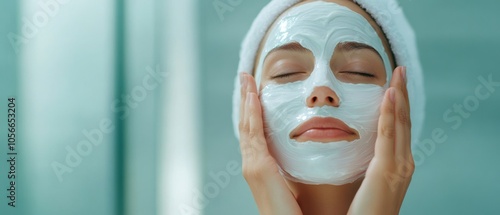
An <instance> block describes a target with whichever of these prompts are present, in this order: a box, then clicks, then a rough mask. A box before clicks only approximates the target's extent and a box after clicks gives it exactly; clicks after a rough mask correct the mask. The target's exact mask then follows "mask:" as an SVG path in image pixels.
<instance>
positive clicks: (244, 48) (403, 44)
mask: <svg viewBox="0 0 500 215" xmlns="http://www.w3.org/2000/svg"><path fill="white" fill-rule="evenodd" d="M354 1H355V2H356V3H357V4H358V5H360V6H361V7H362V8H364V9H365V10H366V11H367V12H368V13H369V14H370V15H371V16H372V17H373V18H374V19H375V21H376V22H377V24H378V25H379V26H380V27H382V30H383V31H384V33H385V35H386V37H387V39H388V40H389V44H390V46H391V49H392V52H393V54H394V56H395V58H396V59H395V60H396V64H397V65H401V66H406V67H407V69H406V71H407V80H408V83H407V88H408V94H409V99H410V107H411V110H410V117H411V120H412V144H415V143H416V142H417V140H418V138H419V137H420V134H421V130H422V126H423V122H424V115H425V114H424V107H425V95H424V88H423V74H422V68H421V65H420V60H419V56H418V52H417V45H416V39H415V34H414V32H413V29H412V28H411V26H410V24H409V23H408V21H407V20H406V17H405V15H404V13H403V11H402V9H401V8H400V7H399V5H398V3H397V1H396V0H354ZM299 2H301V1H300V0H272V1H270V2H269V3H268V4H267V5H266V6H265V7H264V8H263V9H262V10H261V11H260V13H259V15H258V16H257V18H256V19H255V20H254V21H253V23H252V26H251V28H250V30H249V31H248V33H247V35H246V37H245V39H244V40H243V43H242V44H241V51H240V62H239V65H238V70H237V71H238V73H237V75H236V78H235V82H234V86H235V87H234V92H233V126H234V132H235V135H236V137H238V138H239V130H238V124H239V116H240V115H239V110H240V99H241V98H240V83H239V74H240V73H241V72H246V73H249V74H250V73H251V72H252V71H253V69H254V62H255V58H256V56H257V51H258V49H259V45H260V43H261V41H262V39H263V38H264V36H265V34H266V32H267V30H268V29H269V27H270V26H271V25H272V24H273V23H274V21H275V20H276V18H278V16H280V15H281V14H282V13H283V12H284V11H286V10H287V9H288V8H290V7H292V6H293V5H295V4H297V3H299Z"/></svg>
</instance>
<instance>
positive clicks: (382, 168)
mask: <svg viewBox="0 0 500 215" xmlns="http://www.w3.org/2000/svg"><path fill="white" fill-rule="evenodd" d="M330 1H331V2H335V3H337V4H340V5H343V6H347V7H349V8H350V9H351V10H353V11H355V12H358V13H360V14H361V15H363V16H364V17H365V18H366V19H367V20H368V21H369V22H370V23H371V24H372V26H374V28H375V29H376V31H377V32H379V31H380V32H381V30H380V27H378V26H377V25H376V24H375V22H374V21H373V19H372V18H371V17H370V16H369V15H368V14H366V13H365V12H364V11H363V10H362V9H361V8H359V6H357V5H356V4H354V3H353V2H351V1H345V0H330ZM307 2H309V1H306V2H303V3H307ZM300 4H302V3H300ZM380 32H379V36H380V37H381V39H382V41H383V43H384V46H385V48H386V52H387V51H388V50H390V49H389V45H388V43H387V40H386V39H385V37H384V36H383V33H380ZM299 46H300V45H299ZM299 46H297V45H295V47H285V48H284V49H278V50H276V51H272V52H270V53H269V54H268V55H267V56H266V59H265V61H264V65H263V68H264V69H263V75H262V80H261V85H260V86H259V87H260V88H262V87H264V86H266V85H267V84H269V83H272V82H275V83H287V82H291V81H297V80H303V79H306V78H307V77H308V76H309V75H310V73H311V72H312V67H313V66H314V57H313V56H312V53H310V51H308V50H304V49H303V48H302V49H301V47H299ZM387 53H390V52H387ZM388 55H389V56H390V60H391V63H392V62H393V59H392V54H388ZM330 64H331V65H330V66H331V69H332V72H334V74H335V76H336V77H337V78H338V79H339V80H341V81H344V82H349V83H371V84H377V85H380V86H382V85H384V84H385V80H386V76H385V71H384V67H383V63H382V60H381V59H380V57H379V56H378V54H376V53H375V52H373V51H371V50H369V49H345V48H344V47H339V46H338V47H337V50H336V54H334V56H332V59H331V62H330ZM287 71H296V72H293V74H289V72H287ZM349 71H363V72H365V73H368V74H371V75H372V76H371V77H368V76H363V75H360V74H357V73H352V72H349ZM240 81H241V86H242V87H241V99H242V100H241V106H240V124H239V130H240V146H241V151H242V159H243V176H244V177H245V179H246V181H247V183H248V185H249V186H250V189H251V191H252V194H253V196H254V199H255V201H256V203H257V206H258V209H259V212H260V214H266V215H267V214H269V215H279V214H283V215H293V214H305V215H309V214H311V215H313V214H314V215H322V214H325V215H326V214H384V215H387V214H389V215H390V214H398V213H399V209H400V208H401V205H402V202H403V199H404V196H405V194H406V191H407V189H408V186H409V184H410V181H411V177H412V175H413V172H414V168H415V165H414V162H413V157H412V154H411V147H410V142H411V141H410V140H411V132H410V130H411V122H410V118H409V113H410V110H409V101H408V92H407V89H406V71H405V68H404V67H397V68H396V69H395V70H394V72H393V77H392V79H391V80H390V88H389V89H388V90H387V91H386V93H385V95H384V99H383V102H382V104H381V110H380V118H379V124H378V135H377V140H376V143H375V153H374V158H373V159H372V161H371V162H370V165H369V167H368V170H367V172H366V175H365V177H364V178H361V179H358V180H357V181H355V182H353V183H350V184H345V185H341V186H333V185H307V184H301V183H296V182H292V181H289V180H287V179H285V178H283V177H282V176H281V174H280V173H279V169H278V165H277V163H276V160H275V159H274V158H273V157H272V155H271V154H270V153H269V150H268V147H267V142H266V136H265V133H264V129H263V126H264V125H263V118H262V116H263V115H262V108H261V103H260V100H259V97H258V92H257V86H256V84H255V80H254V78H253V77H252V76H251V75H248V74H246V73H243V74H242V76H241V77H240ZM311 96H316V97H317V98H318V99H317V100H315V101H314V102H313V101H307V102H306V103H307V105H308V106H309V107H314V106H323V105H331V106H334V107H337V106H338V97H337V96H336V94H335V92H333V91H332V90H330V89H329V88H326V87H317V88H315V90H314V91H313V92H312V95H311ZM325 98H332V99H325Z"/></svg>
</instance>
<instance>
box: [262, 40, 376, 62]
mask: <svg viewBox="0 0 500 215" xmlns="http://www.w3.org/2000/svg"><path fill="white" fill-rule="evenodd" d="M336 48H338V49H339V51H344V52H348V51H355V50H363V49H366V50H370V51H373V52H375V53H376V54H377V55H378V56H379V57H380V59H382V56H380V54H379V53H378V51H377V50H375V48H373V47H371V46H369V45H367V44H364V43H358V42H342V43H339V44H338V45H337V47H336ZM276 51H293V52H310V50H309V49H306V48H304V47H303V46H302V45H300V44H299V43H297V42H293V43H287V44H284V45H281V46H278V47H276V48H274V49H272V50H271V51H269V53H267V55H266V58H267V57H268V56H269V55H271V54H272V53H273V52H276Z"/></svg>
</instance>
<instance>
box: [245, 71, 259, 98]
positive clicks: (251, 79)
mask: <svg viewBox="0 0 500 215" xmlns="http://www.w3.org/2000/svg"><path fill="white" fill-rule="evenodd" d="M247 77H248V86H247V87H248V92H250V93H255V94H258V93H257V86H256V84H255V79H254V77H253V76H251V75H247Z"/></svg>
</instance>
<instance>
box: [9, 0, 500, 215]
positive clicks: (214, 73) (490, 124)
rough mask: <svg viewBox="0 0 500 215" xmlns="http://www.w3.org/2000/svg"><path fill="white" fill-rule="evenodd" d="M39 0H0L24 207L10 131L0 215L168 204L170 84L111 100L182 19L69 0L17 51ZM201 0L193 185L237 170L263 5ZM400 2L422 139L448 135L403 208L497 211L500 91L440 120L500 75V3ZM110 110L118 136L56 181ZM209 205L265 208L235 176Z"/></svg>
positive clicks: (154, 1)
mask: <svg viewBox="0 0 500 215" xmlns="http://www.w3.org/2000/svg"><path fill="white" fill-rule="evenodd" d="M38 2H47V0H40V1H35V0H23V1H2V2H0V23H1V24H0V68H1V71H0V138H1V137H5V136H6V126H7V125H6V123H5V120H6V113H5V108H6V105H7V102H6V99H7V98H8V97H9V96H15V97H16V98H17V100H18V108H19V115H18V119H19V124H18V126H19V129H18V134H19V138H18V144H19V148H18V152H19V153H20V155H19V157H18V159H19V162H18V166H17V168H18V170H19V180H18V199H17V201H18V207H16V209H11V208H8V207H7V206H6V203H7V201H6V198H4V197H3V196H5V192H4V190H5V189H6V185H7V180H6V172H7V171H6V168H7V165H6V162H5V160H6V159H7V158H6V156H5V150H6V147H4V146H5V145H6V138H2V139H0V162H1V163H0V214H2V215H3V214H8V215H11V214H12V215H14V214H23V215H24V214H26V215H32V214H33V215H46V214H47V215H48V214H50V215H59V214H61V215H66V214H71V215H73V214H75V215H80V214H82V215H83V214H95V215H101V214H102V215H107V214H141V215H143V214H146V215H147V214H160V213H159V210H158V207H159V205H161V204H165V203H164V202H161V201H159V199H158V198H157V194H158V193H157V192H158V189H159V188H158V186H157V185H158V184H159V183H161V181H158V177H159V174H160V173H159V172H158V165H159V164H158V162H159V159H158V158H159V157H161V156H162V155H161V154H158V145H159V140H158V136H160V134H161V133H162V132H163V131H161V130H160V129H159V128H158V124H159V123H160V119H159V115H160V114H161V111H162V110H163V109H164V108H165V107H163V106H162V101H163V100H165V99H166V98H165V96H164V94H163V93H162V92H161V91H160V89H158V90H154V91H151V93H150V94H148V96H147V98H146V99H145V100H144V101H142V102H141V104H140V106H138V107H137V108H136V109H133V110H132V111H131V115H130V116H129V117H127V118H126V119H124V120H122V119H120V118H119V117H120V114H117V113H115V112H113V111H112V110H111V107H112V106H113V101H114V100H115V99H117V98H120V96H121V95H122V94H124V93H127V92H130V90H132V89H133V87H134V86H137V85H138V84H140V83H141V78H142V77H143V76H144V74H145V71H146V69H145V68H146V67H148V66H151V67H156V66H157V65H158V66H160V67H162V68H163V67H165V66H166V65H164V63H165V62H163V61H162V59H163V57H165V55H166V54H165V53H164V50H163V49H160V47H162V45H163V43H164V41H166V40H168V39H169V38H168V37H167V36H165V35H167V34H166V33H165V32H166V31H172V30H175V29H176V28H178V27H181V26H182V25H183V23H182V20H179V21H178V25H179V26H170V29H165V28H164V27H163V25H162V23H163V22H165V14H166V13H168V12H169V9H168V8H164V7H161V6H162V5H164V4H165V2H166V1H162V0H147V1H146V0H144V1H138V0H135V1H134V0H114V1H112V0H87V1H84V0H70V1H69V3H68V4H67V5H64V7H61V10H60V11H59V13H58V14H57V15H56V16H54V17H53V18H51V19H50V22H49V23H48V24H47V25H46V26H45V27H43V28H41V30H40V31H39V33H38V34H37V35H36V36H35V37H33V38H32V39H30V43H28V44H26V45H25V47H24V51H23V53H21V54H16V52H15V51H14V50H13V48H12V47H11V44H10V43H9V41H8V39H7V34H8V33H9V32H17V33H18V32H20V31H21V30H22V29H21V28H22V25H23V18H25V17H29V18H31V16H32V15H33V13H35V12H36V11H38V10H39V8H38V6H37V5H38ZM195 2H196V6H195V8H194V9H195V10H196V11H197V13H198V14H199V16H198V18H197V19H196V28H197V31H198V32H199V33H198V37H197V38H198V41H197V44H199V45H198V46H197V49H198V51H199V56H198V58H199V62H197V63H198V65H199V73H198V75H199V80H200V81H199V83H194V84H197V85H199V94H200V97H199V98H200V103H201V105H200V107H198V111H199V112H200V114H201V115H200V116H201V117H200V119H199V122H198V123H199V124H200V128H201V142H200V143H199V148H200V151H201V152H202V153H201V155H200V156H201V157H200V158H199V159H200V160H201V162H200V166H201V169H200V173H199V174H200V175H201V184H200V185H199V187H198V188H196V189H198V190H203V187H206V186H207V185H208V184H210V183H213V182H214V179H213V177H211V173H218V172H221V171H224V170H226V166H227V165H228V164H229V163H234V162H236V163H238V164H241V155H240V153H239V148H238V141H237V140H236V138H235V137H234V134H233V127H232V122H231V108H232V100H231V96H232V92H233V80H234V76H235V74H236V71H235V70H236V68H237V64H238V52H239V44H240V42H241V40H242V38H243V36H244V35H245V33H246V31H247V30H248V28H249V26H250V24H251V22H252V20H253V18H254V17H255V16H256V15H257V13H258V12H259V10H260V9H261V8H262V7H263V6H264V5H265V4H266V2H267V1H264V0H257V1H250V0H241V1H225V0H221V1H219V2H225V3H226V4H227V5H229V6H230V10H228V11H226V12H224V13H223V14H222V16H219V15H221V14H220V13H219V14H218V13H217V10H216V9H215V8H214V5H213V3H214V2H216V1H212V0H209V1H195ZM230 3H231V4H230ZM399 3H400V5H401V7H402V8H403V10H404V11H405V13H406V14H407V17H408V20H409V22H410V23H411V24H412V25H413V27H414V30H415V32H416V36H417V42H418V46H419V51H420V59H421V63H422V66H423V69H424V74H425V92H426V97H427V104H426V119H425V126H424V130H423V136H422V138H421V139H422V140H425V139H429V138H432V131H433V130H434V129H442V130H443V131H444V132H445V134H446V135H447V139H446V141H445V142H444V143H438V144H436V145H435V150H434V151H433V152H432V153H429V155H426V156H425V157H424V159H422V160H420V161H421V162H419V163H417V168H416V171H415V174H414V176H413V179H412V183H411V185H410V188H409V190H408V193H407V195H406V198H405V201H404V204H403V207H402V209H401V214H405V215H412V214H500V207H499V206H498V204H499V203H500V183H499V181H500V156H499V154H500V88H496V89H495V91H494V92H492V93H491V96H490V97H489V98H488V99H486V100H481V101H480V103H479V106H478V108H476V109H475V110H474V111H470V116H468V117H467V118H462V122H461V123H460V126H459V127H457V128H456V129H454V128H453V127H452V126H453V125H454V123H450V122H446V121H445V120H444V119H443V115H444V113H445V112H446V111H447V110H448V109H450V108H453V106H454V104H463V102H464V100H466V99H467V98H468V97H469V96H472V95H474V91H475V88H476V87H477V86H478V85H479V84H480V82H479V80H478V78H479V77H485V78H486V79H487V77H488V76H489V75H491V76H492V78H493V80H495V81H500V67H499V66H498V65H499V62H500V25H499V24H498V23H499V21H500V13H498V8H499V6H500V2H498V1H494V0H479V1H465V0H441V1H431V0H419V1H417V0H400V1H399ZM170 10H175V8H171V9H170ZM40 41H44V43H40ZM40 44H41V45H40ZM167 48H168V47H167ZM178 51H182V50H178ZM181 93H182V92H179V94H181ZM107 118H109V119H111V120H112V122H113V125H115V129H114V131H113V132H111V133H109V134H106V135H104V137H103V143H102V144H101V145H99V146H98V147H96V148H94V152H93V153H92V154H91V155H89V156H88V157H85V158H84V159H83V162H82V163H81V164H80V165H79V166H78V168H77V169H75V171H74V172H72V173H70V174H68V175H67V176H65V179H64V181H63V182H60V181H59V180H58V179H57V177H56V176H55V174H54V173H53V170H52V168H51V166H50V165H51V163H52V162H53V161H60V162H62V161H63V160H64V159H65V156H66V155H67V151H66V149H65V147H66V146H75V145H76V144H77V143H78V142H79V141H81V140H82V139H84V138H85V136H84V135H83V134H82V131H83V130H91V129H94V128H98V126H99V122H100V121H101V120H102V119H107ZM416 147H417V148H418V147H419V146H416ZM193 156H194V155H193ZM179 165H181V166H182V163H180V164H179ZM186 192H191V191H186ZM202 211H203V214H207V215H216V214H217V215H218V214H241V215H247V214H248V215H250V214H258V212H257V209H256V206H255V203H254V200H253V198H252V195H251V193H250V190H249V188H248V186H247V184H246V182H245V180H244V179H243V177H242V176H240V175H237V176H231V177H230V181H229V184H228V185H227V186H224V187H221V188H220V190H219V192H218V193H217V195H216V196H215V197H213V198H209V199H208V203H207V204H206V205H205V207H204V208H203V210H202ZM179 214H181V213H179Z"/></svg>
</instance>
